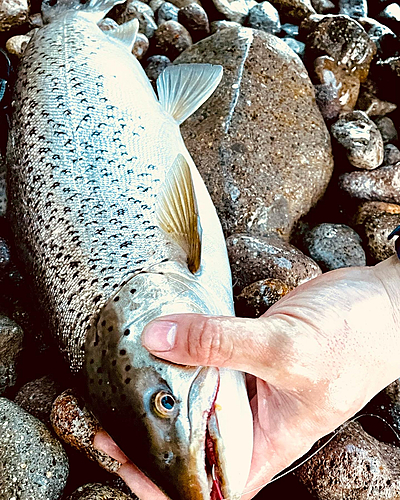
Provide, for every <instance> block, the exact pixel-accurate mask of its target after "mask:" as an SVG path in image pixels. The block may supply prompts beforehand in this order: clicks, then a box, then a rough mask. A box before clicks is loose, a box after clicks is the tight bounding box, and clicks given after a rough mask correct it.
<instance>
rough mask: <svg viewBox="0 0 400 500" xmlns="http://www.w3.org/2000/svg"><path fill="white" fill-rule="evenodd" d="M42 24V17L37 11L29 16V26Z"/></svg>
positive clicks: (37, 26)
mask: <svg viewBox="0 0 400 500" xmlns="http://www.w3.org/2000/svg"><path fill="white" fill-rule="evenodd" d="M43 24H44V23H43V17H42V14H40V13H39V12H37V13H36V14H32V15H30V16H29V26H30V27H31V28H42V27H43Z"/></svg>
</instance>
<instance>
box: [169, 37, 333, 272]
mask: <svg viewBox="0 0 400 500" xmlns="http://www.w3.org/2000/svg"><path fill="white" fill-rule="evenodd" d="M176 63H177V64H178V63H179V64H181V63H211V64H221V65H222V66H223V67H224V75H223V77H222V81H221V83H220V84H219V86H218V88H217V90H216V91H215V92H214V94H213V95H212V96H211V97H210V99H208V101H206V103H205V104H203V106H202V107H201V108H200V109H199V110H198V111H197V112H196V113H194V114H193V115H192V116H191V117H189V118H188V119H187V120H186V122H185V123H184V124H183V125H182V127H181V131H182V136H183V138H184V140H185V144H186V146H187V148H188V150H189V151H190V152H191V154H192V156H193V158H194V161H195V163H196V165H197V167H198V169H199V170H200V173H201V175H202V177H203V179H204V181H205V183H206V185H207V188H208V191H209V192H210V195H211V198H212V200H213V202H214V204H215V206H216V209H217V212H218V214H219V216H220V219H221V222H222V225H223V229H224V232H225V235H226V236H229V235H230V234H232V233H238V232H246V233H249V234H253V235H261V236H263V235H266V234H268V233H270V232H271V231H277V232H278V233H279V234H280V235H282V236H283V237H284V238H285V239H288V238H289V235H290V232H291V230H292V228H293V226H294V224H295V223H296V221H297V220H298V219H299V218H300V217H302V216H303V215H305V214H306V213H307V212H308V211H309V210H310V208H311V207H312V206H313V205H315V204H316V202H317V201H318V200H319V199H320V198H321V196H322V195H323V193H324V192H325V189H326V187H327V184H328V182H329V179H330V176H331V173H332V168H333V162H332V154H331V147H330V137H329V134H328V132H327V129H326V126H325V123H324V121H323V118H322V116H321V114H320V111H319V109H318V107H317V106H316V103H315V94H314V88H313V86H312V84H311V82H310V80H309V78H308V74H307V71H306V69H305V68H304V66H303V63H302V62H301V60H300V59H299V58H298V56H296V54H294V52H293V51H292V50H290V49H289V48H288V46H287V45H286V44H285V42H283V41H282V40H280V39H279V38H277V37H275V36H273V35H270V34H268V33H265V32H262V31H258V30H252V29H250V28H231V29H225V30H222V31H220V32H218V33H216V34H214V35H213V36H211V37H208V38H206V39H204V40H201V41H200V42H198V43H197V44H196V45H193V46H192V47H191V48H190V49H188V50H186V51H185V53H184V54H182V55H181V56H180V57H179V58H178V59H177V60H176ZM252 281H255V280H252Z"/></svg>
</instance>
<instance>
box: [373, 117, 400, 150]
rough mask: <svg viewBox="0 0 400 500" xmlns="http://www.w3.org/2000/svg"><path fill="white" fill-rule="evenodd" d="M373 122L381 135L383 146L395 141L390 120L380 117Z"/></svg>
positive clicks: (393, 127)
mask: <svg viewBox="0 0 400 500" xmlns="http://www.w3.org/2000/svg"><path fill="white" fill-rule="evenodd" d="M374 121H375V125H376V126H377V127H378V130H379V132H380V133H381V136H382V140H383V143H384V144H388V143H389V142H396V141H397V139H398V135H397V130H396V127H395V126H394V123H393V120H391V119H390V118H389V117H388V116H380V117H379V118H376V119H375V120H374Z"/></svg>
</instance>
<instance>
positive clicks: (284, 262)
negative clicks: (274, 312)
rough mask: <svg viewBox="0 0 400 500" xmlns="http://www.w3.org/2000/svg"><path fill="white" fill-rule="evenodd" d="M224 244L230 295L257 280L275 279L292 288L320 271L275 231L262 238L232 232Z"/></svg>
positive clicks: (239, 291)
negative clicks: (229, 275)
mask: <svg viewBox="0 0 400 500" xmlns="http://www.w3.org/2000/svg"><path fill="white" fill-rule="evenodd" d="M226 246H227V249H228V256H229V261H230V264H231V270H232V281H233V293H234V295H239V293H241V292H242V290H243V289H244V288H245V287H247V286H249V285H251V284H252V283H254V282H255V281H259V280H264V279H279V280H281V281H283V282H284V283H285V285H286V286H288V287H293V288H294V287H296V286H298V285H300V284H302V283H305V282H306V281H309V280H311V279H313V278H315V277H317V276H318V275H319V274H321V269H320V268H319V266H318V265H317V264H316V263H315V262H314V261H313V260H312V259H310V257H307V256H306V255H304V254H303V253H302V252H301V251H300V250H299V249H297V248H296V247H294V246H293V245H290V244H289V243H287V242H286V241H283V240H282V239H281V238H279V236H277V235H275V234H271V235H269V236H266V237H264V238H256V237H254V236H249V235H247V234H233V235H232V236H229V238H228V239H227V240H226Z"/></svg>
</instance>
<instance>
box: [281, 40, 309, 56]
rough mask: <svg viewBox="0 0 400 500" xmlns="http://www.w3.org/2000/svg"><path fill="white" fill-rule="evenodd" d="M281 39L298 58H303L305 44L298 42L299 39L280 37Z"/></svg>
mask: <svg viewBox="0 0 400 500" xmlns="http://www.w3.org/2000/svg"><path fill="white" fill-rule="evenodd" d="M282 40H283V41H284V42H285V43H286V44H287V45H288V46H289V47H290V48H291V49H292V50H293V52H294V53H295V54H297V55H298V56H299V57H300V59H304V55H305V52H306V44H305V43H303V42H300V40H295V39H294V38H289V37H287V38H282Z"/></svg>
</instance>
